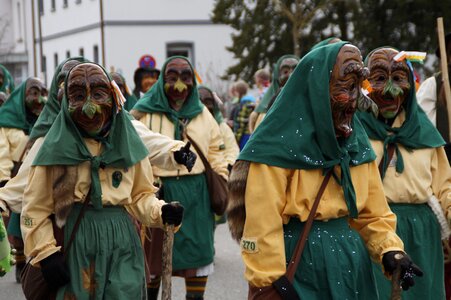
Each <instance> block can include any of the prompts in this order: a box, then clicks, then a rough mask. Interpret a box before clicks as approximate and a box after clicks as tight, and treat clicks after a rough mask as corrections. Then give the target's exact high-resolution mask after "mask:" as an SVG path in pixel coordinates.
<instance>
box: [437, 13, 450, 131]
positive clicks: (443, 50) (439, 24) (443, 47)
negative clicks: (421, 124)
mask: <svg viewBox="0 0 451 300" xmlns="http://www.w3.org/2000/svg"><path fill="white" fill-rule="evenodd" d="M443 28H444V27H443V18H441V17H440V18H437V33H438V42H439V49H440V65H441V68H442V81H443V87H444V88H445V99H446V109H447V111H448V120H449V119H450V118H451V89H450V87H449V77H448V59H447V57H446V44H445V30H444V29H443ZM437 84H438V83H437ZM437 101H438V99H437ZM448 125H449V127H448V134H449V135H450V136H448V138H449V139H450V140H451V121H450V122H448Z"/></svg>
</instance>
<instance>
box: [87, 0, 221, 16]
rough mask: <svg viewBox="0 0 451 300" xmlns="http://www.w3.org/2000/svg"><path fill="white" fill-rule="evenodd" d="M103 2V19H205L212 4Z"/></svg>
mask: <svg viewBox="0 0 451 300" xmlns="http://www.w3.org/2000/svg"><path fill="white" fill-rule="evenodd" d="M84 1H88V0H84ZM89 1H92V0H89ZM97 1H99V0H95V1H94V2H97ZM103 2H104V8H105V20H201V19H202V20H205V19H210V17H209V15H210V12H211V10H212V9H213V4H214V1H213V0H189V1H188V0H152V1H149V0H133V1H128V3H127V5H124V1H123V0H104V1H103Z"/></svg>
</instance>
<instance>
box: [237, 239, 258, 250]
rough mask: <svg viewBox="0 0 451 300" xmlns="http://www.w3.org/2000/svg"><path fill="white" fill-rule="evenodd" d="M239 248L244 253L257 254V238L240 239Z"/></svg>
mask: <svg viewBox="0 0 451 300" xmlns="http://www.w3.org/2000/svg"><path fill="white" fill-rule="evenodd" d="M240 246H241V251H244V252H247V253H257V252H258V243H257V238H242V239H241V243H240Z"/></svg>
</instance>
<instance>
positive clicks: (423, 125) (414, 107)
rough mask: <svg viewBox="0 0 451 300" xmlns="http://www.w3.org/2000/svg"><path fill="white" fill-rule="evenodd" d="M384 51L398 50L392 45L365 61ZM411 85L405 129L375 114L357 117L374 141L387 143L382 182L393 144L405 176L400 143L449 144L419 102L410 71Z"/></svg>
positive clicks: (414, 146)
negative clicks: (380, 118)
mask: <svg viewBox="0 0 451 300" xmlns="http://www.w3.org/2000/svg"><path fill="white" fill-rule="evenodd" d="M382 48H392V49H394V50H397V49H396V48H393V47H389V46H384V47H380V48H377V49H374V50H373V51H371V52H370V53H369V54H368V56H367V57H366V58H365V65H366V64H367V62H368V58H369V57H370V56H371V55H372V54H373V53H374V52H375V51H376V50H379V49H382ZM397 51H398V50H397ZM409 69H410V68H409ZM409 83H410V90H409V94H408V95H407V98H406V100H405V102H404V103H403V104H402V107H403V108H404V110H405V113H406V120H405V121H404V123H403V124H402V125H401V127H391V126H390V125H387V124H385V123H384V122H382V121H380V120H378V119H376V118H375V117H374V116H373V115H372V114H371V113H366V112H358V113H357V116H358V118H359V119H360V121H361V122H362V125H363V127H364V128H365V130H366V132H367V134H368V136H369V137H370V139H372V140H378V141H383V142H384V154H383V158H382V159H383V166H384V167H383V168H382V174H381V177H382V179H383V178H384V176H385V172H386V170H387V167H388V164H389V161H388V157H387V156H388V154H387V149H388V145H390V144H392V145H394V146H395V150H396V156H397V161H396V172H398V173H402V172H403V171H404V161H403V159H402V155H401V152H400V151H399V148H398V144H401V145H403V146H404V147H405V148H407V149H408V150H413V149H423V148H436V147H441V146H443V145H444V144H445V141H444V140H443V138H442V137H441V136H440V133H439V132H438V131H437V129H436V128H435V127H434V125H433V124H432V123H431V122H430V121H429V119H428V117H427V116H426V114H425V113H424V111H423V110H422V109H421V108H420V107H419V105H418V103H417V97H416V92H415V82H414V80H413V74H412V71H410V72H409Z"/></svg>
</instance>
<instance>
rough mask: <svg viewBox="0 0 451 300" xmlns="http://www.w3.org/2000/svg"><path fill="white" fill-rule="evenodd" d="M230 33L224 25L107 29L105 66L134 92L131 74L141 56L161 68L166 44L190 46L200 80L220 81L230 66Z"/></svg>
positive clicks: (164, 57) (231, 60)
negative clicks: (184, 43)
mask: <svg viewBox="0 0 451 300" xmlns="http://www.w3.org/2000/svg"><path fill="white" fill-rule="evenodd" d="M230 33H231V29H230V28H229V27H227V26H223V25H191V26H183V27H179V26H147V27H143V26H133V27H116V26H115V27H107V28H106V30H105V45H106V46H105V48H106V49H107V55H106V65H107V69H108V70H110V68H111V67H114V68H115V69H116V70H117V71H119V72H121V73H122V74H123V75H124V77H125V78H126V80H127V83H128V85H129V86H130V87H131V88H133V87H134V83H133V73H134V71H135V69H136V68H138V66H139V65H138V61H139V59H140V58H141V56H142V55H145V54H150V55H152V56H153V57H154V58H155V59H156V62H157V68H161V67H162V66H163V64H164V62H165V60H166V58H167V57H166V43H168V42H192V43H193V44H194V62H195V66H194V67H195V68H196V69H197V71H198V73H199V75H200V76H201V78H202V79H203V80H204V81H205V80H207V78H212V80H211V81H213V80H219V76H221V75H223V73H224V71H225V69H226V68H227V67H228V66H230V65H231V64H232V63H233V59H232V55H231V54H230V53H229V52H227V51H226V49H225V47H226V46H227V45H229V44H231V37H230Z"/></svg>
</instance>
